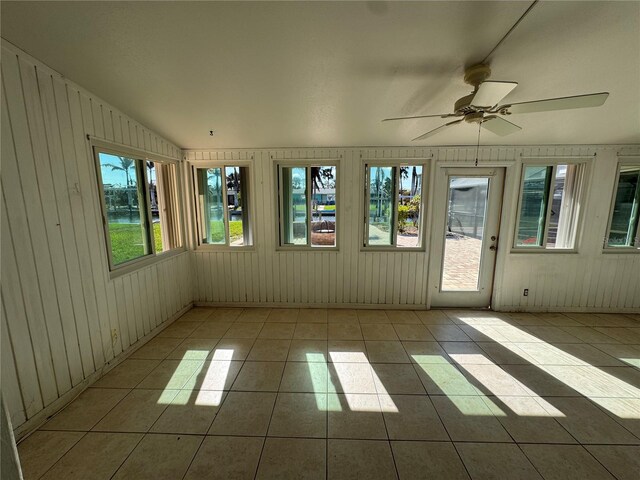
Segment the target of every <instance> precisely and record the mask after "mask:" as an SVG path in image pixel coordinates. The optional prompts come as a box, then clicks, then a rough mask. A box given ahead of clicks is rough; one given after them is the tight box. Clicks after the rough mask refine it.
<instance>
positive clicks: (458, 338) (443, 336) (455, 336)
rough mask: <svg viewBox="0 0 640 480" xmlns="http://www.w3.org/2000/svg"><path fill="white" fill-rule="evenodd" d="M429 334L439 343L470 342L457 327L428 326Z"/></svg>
mask: <svg viewBox="0 0 640 480" xmlns="http://www.w3.org/2000/svg"><path fill="white" fill-rule="evenodd" d="M427 328H428V329H429V333H431V335H433V337H434V338H435V339H436V340H437V341H439V342H470V341H471V339H470V338H469V336H468V335H467V334H466V333H464V332H463V331H462V330H461V329H460V327H458V326H456V325H427Z"/></svg>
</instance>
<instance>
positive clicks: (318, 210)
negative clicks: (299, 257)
mask: <svg viewBox="0 0 640 480" xmlns="http://www.w3.org/2000/svg"><path fill="white" fill-rule="evenodd" d="M311 245H312V246H325V247H333V246H335V245H336V167H335V166H325V167H321V166H318V167H311Z"/></svg>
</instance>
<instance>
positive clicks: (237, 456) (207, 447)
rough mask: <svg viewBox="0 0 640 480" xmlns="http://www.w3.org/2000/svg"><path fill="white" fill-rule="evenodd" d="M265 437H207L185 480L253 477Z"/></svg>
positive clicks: (247, 478) (248, 478) (239, 479)
mask: <svg viewBox="0 0 640 480" xmlns="http://www.w3.org/2000/svg"><path fill="white" fill-rule="evenodd" d="M263 443H264V439H262V438H258V437H206V438H205V439H204V441H203V442H202V445H201V446H200V449H199V450H198V453H197V454H196V457H195V458H194V459H193V462H192V463H191V466H190V467H189V470H188V471H187V474H186V476H185V480H229V479H235V480H253V477H254V476H255V474H256V469H257V468H258V460H259V459H260V453H261V452H262V444H263Z"/></svg>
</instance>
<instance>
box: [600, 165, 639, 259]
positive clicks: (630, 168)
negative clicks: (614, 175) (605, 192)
mask: <svg viewBox="0 0 640 480" xmlns="http://www.w3.org/2000/svg"><path fill="white" fill-rule="evenodd" d="M639 212H640V166H639V165H621V166H620V169H619V171H618V182H617V184H616V188H615V198H614V201H613V207H612V209H611V217H610V220H609V230H608V235H607V239H606V246H607V247H610V248H616V249H619V248H621V247H622V248H624V247H631V248H634V249H636V250H638V249H640V238H638V237H639V236H640V233H639V230H638V223H640V221H639V215H640V213H639Z"/></svg>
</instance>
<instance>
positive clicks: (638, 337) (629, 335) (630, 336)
mask: <svg viewBox="0 0 640 480" xmlns="http://www.w3.org/2000/svg"><path fill="white" fill-rule="evenodd" d="M596 330H597V331H598V332H600V333H604V334H605V335H607V336H609V337H611V338H613V339H615V340H617V341H619V342H620V343H622V344H625V345H628V344H632V345H633V344H638V343H640V328H625V327H596Z"/></svg>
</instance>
